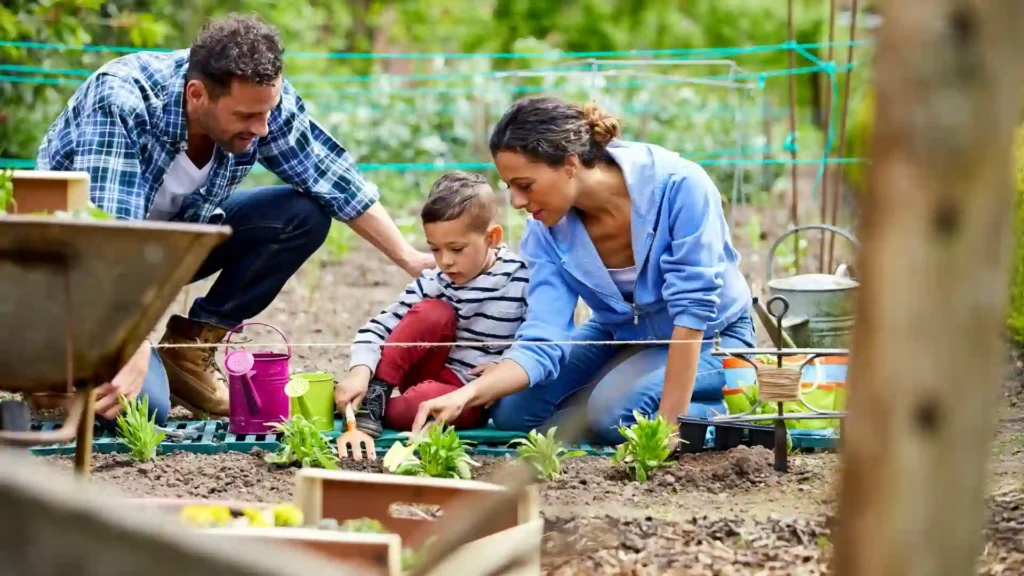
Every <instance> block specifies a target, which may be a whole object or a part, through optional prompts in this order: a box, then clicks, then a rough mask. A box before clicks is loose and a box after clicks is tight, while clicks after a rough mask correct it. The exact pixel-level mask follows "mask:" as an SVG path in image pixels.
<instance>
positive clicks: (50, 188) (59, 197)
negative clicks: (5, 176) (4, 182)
mask: <svg viewBox="0 0 1024 576" xmlns="http://www.w3.org/2000/svg"><path fill="white" fill-rule="evenodd" d="M12 182H13V184H14V202H15V203H16V206H14V207H11V211H12V212H13V213H15V214H31V213H33V212H45V213H47V214H50V213H53V212H56V211H58V210H60V211H68V210H74V209H77V208H85V207H87V206H88V205H89V173H88V172H61V171H51V170H14V171H13V174H12Z"/></svg>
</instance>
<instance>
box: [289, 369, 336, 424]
mask: <svg viewBox="0 0 1024 576" xmlns="http://www.w3.org/2000/svg"><path fill="white" fill-rule="evenodd" d="M286 393H287V394H288V396H289V397H290V398H291V414H292V415H295V414H302V415H303V416H304V417H305V418H306V419H307V420H313V421H315V422H316V428H317V430H320V431H321V432H330V431H332V430H334V375H333V374H331V373H329V372H306V373H303V374H295V375H293V376H292V378H291V381H290V382H289V383H288V390H286ZM314 419H315V420H314Z"/></svg>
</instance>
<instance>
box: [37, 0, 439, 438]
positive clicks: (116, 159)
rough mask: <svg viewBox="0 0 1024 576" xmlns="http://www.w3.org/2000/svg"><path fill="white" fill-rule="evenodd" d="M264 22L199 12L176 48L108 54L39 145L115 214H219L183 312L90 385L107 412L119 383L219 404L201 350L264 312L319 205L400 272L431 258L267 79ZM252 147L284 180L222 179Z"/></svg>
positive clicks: (166, 399)
mask: <svg viewBox="0 0 1024 576" xmlns="http://www.w3.org/2000/svg"><path fill="white" fill-rule="evenodd" d="M282 53H283V47H282V45H281V41H280V39H279V36H278V33H277V31H276V30H275V29H274V28H273V27H271V26H269V25H267V24H265V23H263V22H262V21H261V20H259V19H258V18H256V17H253V16H238V15H231V16H229V17H227V18H224V19H221V20H217V21H213V22H210V23H208V24H207V25H206V26H205V27H204V28H203V29H202V30H201V31H200V33H199V35H198V36H197V38H196V39H195V42H194V43H193V44H192V46H191V48H190V49H189V50H179V51H175V52H170V53H138V54H131V55H128V56H123V57H120V58H117V59H114V60H112V61H110V62H108V63H107V64H106V65H104V66H103V67H102V68H100V69H99V70H97V71H96V72H95V73H94V74H93V75H92V76H90V78H89V79H88V80H87V81H86V82H85V83H84V84H83V85H82V86H81V87H80V88H79V89H78V90H77V91H76V92H75V94H74V96H72V98H71V99H70V100H69V102H68V105H67V108H66V109H65V110H64V111H63V112H62V113H61V115H60V116H59V117H58V118H57V120H56V121H55V122H54V123H53V125H52V126H51V127H50V129H49V130H48V132H47V133H46V135H45V137H44V139H43V142H42V144H41V146H40V148H39V154H38V157H37V168H38V169H40V170H80V171H85V172H88V173H89V175H90V177H91V180H92V182H91V193H90V196H91V198H92V201H93V203H95V204H96V205H97V206H98V207H100V208H102V209H104V210H105V211H107V212H109V213H110V214H112V215H114V216H115V217H116V218H118V219H131V220H142V219H149V220H164V221H187V222H199V223H214V224H225V225H228V226H231V228H232V229H233V234H232V235H231V237H230V238H229V239H227V240H226V241H225V242H224V243H223V244H222V245H220V246H218V247H216V248H215V249H214V250H213V251H212V252H211V254H210V256H209V257H208V258H207V260H206V262H204V263H203V265H202V266H201V267H200V269H199V271H198V273H197V274H196V275H195V278H194V279H193V280H194V281H195V280H200V279H203V278H206V277H209V276H211V275H213V274H214V273H216V272H219V273H220V275H219V276H218V278H217V280H216V281H215V282H214V284H213V286H212V287H211V289H210V291H209V293H207V294H206V296H204V297H202V298H197V299H196V300H195V302H194V303H193V305H192V308H191V310H190V311H189V313H188V316H187V317H184V316H179V315H175V316H172V317H171V318H170V319H169V321H168V322H167V326H166V332H165V333H164V335H163V338H162V339H161V341H160V342H161V344H192V345H195V344H200V346H183V347H166V348H160V347H157V348H153V347H152V346H151V345H150V344H149V343H148V342H147V343H146V344H144V345H143V347H142V348H141V349H140V350H139V351H138V352H137V353H136V354H135V356H134V357H133V358H132V359H131V360H130V361H129V362H128V364H127V365H126V366H125V368H124V369H123V370H122V371H121V373H120V374H119V375H118V376H117V377H116V378H115V379H114V380H113V381H112V382H110V383H108V384H106V385H104V386H101V387H100V388H99V389H98V391H97V409H96V411H97V414H99V415H100V416H101V417H103V418H113V417H114V416H116V414H117V413H118V411H119V405H118V396H119V395H125V396H127V397H128V398H130V399H134V398H135V397H136V396H138V395H140V394H144V395H146V396H147V397H148V398H149V402H150V408H151V411H152V412H154V413H155V414H156V416H157V419H158V421H160V422H162V421H163V420H164V419H165V418H166V416H167V412H168V411H169V410H170V404H171V403H172V402H173V403H176V404H180V405H183V406H185V407H186V408H188V409H190V410H192V411H194V412H207V413H209V414H213V415H226V414H227V413H228V391H227V385H226V379H225V377H224V375H223V373H222V372H221V371H220V369H219V368H218V367H217V365H216V363H215V362H214V352H215V348H214V347H212V346H202V345H204V344H216V343H219V342H221V341H222V339H223V338H224V337H225V336H226V334H227V332H228V331H229V330H231V329H233V328H235V327H236V326H238V325H239V324H241V323H242V322H244V321H245V320H247V319H250V318H252V317H254V316H256V315H257V314H259V313H260V312H261V311H263V310H264V309H265V308H266V307H267V306H269V305H270V303H271V302H272V301H273V300H274V298H275V297H276V296H277V295H278V293H279V292H280V290H281V288H282V287H283V286H284V285H285V283H286V282H287V281H288V279H289V278H290V277H291V276H292V275H293V274H294V273H295V272H296V271H297V270H298V269H299V267H301V266H302V264H303V263H304V262H305V261H306V260H307V259H308V258H309V256H310V255H312V254H313V253H314V252H315V251H316V250H317V249H318V248H319V247H320V246H321V245H322V244H323V242H324V240H325V239H326V237H327V233H328V231H329V229H330V224H331V219H332V218H333V219H335V220H339V221H342V222H345V223H347V224H348V225H349V226H351V227H352V228H353V229H354V230H355V231H356V232H357V233H358V234H359V235H360V236H362V237H363V238H365V239H367V240H368V241H369V242H370V243H371V244H373V245H374V246H375V247H376V248H378V249H379V250H381V251H382V252H383V253H384V254H386V255H387V256H388V258H390V259H391V260H392V261H393V262H395V263H396V264H398V265H399V266H401V267H402V268H403V269H405V271H406V272H407V273H409V274H410V275H412V276H418V275H419V273H420V272H422V271H423V270H424V269H426V268H432V267H433V266H434V261H433V257H432V256H431V255H430V254H425V253H421V252H418V251H417V250H415V249H414V248H413V247H412V246H411V245H409V244H408V243H407V241H406V240H405V239H404V237H403V236H402V234H401V233H400V232H399V231H398V228H397V226H396V225H395V224H394V222H393V221H392V220H391V218H390V217H389V216H388V214H387V213H386V212H385V210H384V209H383V207H382V206H381V205H380V204H379V203H378V198H379V192H378V190H377V188H376V187H375V186H374V185H373V184H372V183H370V182H368V181H366V180H364V179H363V177H362V176H361V175H360V174H359V172H358V171H357V169H356V166H355V165H354V161H353V159H352V157H351V156H350V155H349V153H348V152H347V151H346V150H345V148H343V147H342V146H341V145H340V144H339V143H338V142H336V141H335V140H334V138H332V137H331V135H330V134H328V133H327V132H326V131H325V130H324V129H323V128H322V127H321V126H319V125H318V124H317V123H316V122H315V121H314V120H313V119H311V118H309V117H308V116H307V115H306V109H305V106H304V104H303V102H302V100H301V98H300V97H299V95H298V94H297V93H296V91H295V89H294V88H293V87H292V86H291V85H290V84H289V83H288V82H286V81H284V80H283V78H282V69H283V57H282ZM257 162H259V163H260V164H262V165H263V166H265V167H266V168H267V169H268V170H269V171H270V172H272V173H273V174H275V175H276V176H277V177H278V178H280V179H281V180H282V181H283V182H285V183H286V185H284V186H268V187H262V188H256V189H251V190H243V191H235V188H236V187H237V186H238V184H239V183H240V182H241V181H242V179H243V178H244V177H245V176H246V174H248V173H249V170H250V169H251V168H252V167H253V166H254V165H255V164H256V163H257Z"/></svg>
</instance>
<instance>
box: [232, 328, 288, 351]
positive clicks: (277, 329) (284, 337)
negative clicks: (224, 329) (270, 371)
mask: <svg viewBox="0 0 1024 576" xmlns="http://www.w3.org/2000/svg"><path fill="white" fill-rule="evenodd" d="M243 326H266V327H267V328H270V329H272V330H273V331H275V332H277V333H278V334H280V335H281V338H283V339H284V343H285V345H286V346H287V347H288V356H289V357H291V355H292V343H291V342H289V341H288V337H287V336H285V335H284V332H282V331H281V329H280V328H278V327H277V326H273V325H271V324H265V323H263V322H243V323H242V324H239V325H238V326H235V328H234V330H228V337H227V339H226V340H225V341H224V346H225V347H226V348H227V351H230V350H231V335H232V334H235V333H237V332H238V331H240V330H241V329H242V327H243Z"/></svg>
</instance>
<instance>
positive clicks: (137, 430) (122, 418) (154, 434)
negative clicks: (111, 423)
mask: <svg viewBox="0 0 1024 576" xmlns="http://www.w3.org/2000/svg"><path fill="white" fill-rule="evenodd" d="M118 401H119V402H120V403H121V408H122V410H121V414H118V416H117V436H118V440H119V441H120V442H121V443H122V444H124V445H125V446H127V447H128V455H129V456H130V457H131V458H132V459H133V460H136V461H139V462H146V461H148V460H152V459H154V458H156V451H157V448H159V446H160V443H161V442H163V440H164V436H165V433H164V432H161V431H160V430H158V429H157V427H156V415H153V416H152V417H150V415H149V398H148V397H145V396H143V397H142V399H140V400H137V401H135V402H130V401H129V400H128V399H127V398H125V397H124V396H121V397H120V398H118Z"/></svg>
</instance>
